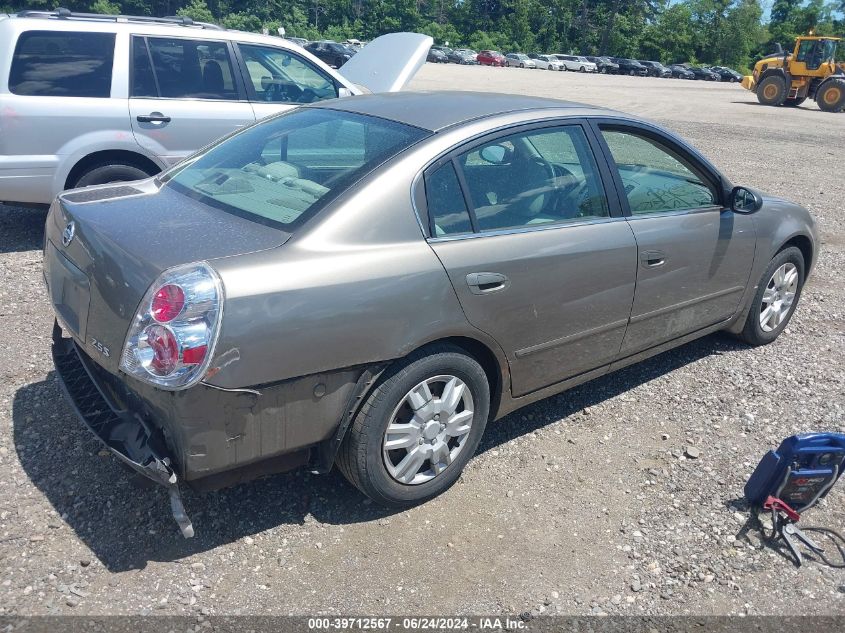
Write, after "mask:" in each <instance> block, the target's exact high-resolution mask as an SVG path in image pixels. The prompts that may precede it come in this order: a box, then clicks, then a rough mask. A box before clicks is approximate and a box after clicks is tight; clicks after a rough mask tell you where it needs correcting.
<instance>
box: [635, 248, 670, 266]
mask: <svg viewBox="0 0 845 633" xmlns="http://www.w3.org/2000/svg"><path fill="white" fill-rule="evenodd" d="M640 261H641V262H642V264H643V266H645V267H646V268H657V267H658V266H662V265H663V264H665V263H666V253H664V252H663V251H643V252H642V253H641V254H640Z"/></svg>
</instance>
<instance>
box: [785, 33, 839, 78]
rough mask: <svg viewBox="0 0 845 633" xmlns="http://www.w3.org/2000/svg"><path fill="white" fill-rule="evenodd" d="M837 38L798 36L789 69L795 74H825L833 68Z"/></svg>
mask: <svg viewBox="0 0 845 633" xmlns="http://www.w3.org/2000/svg"><path fill="white" fill-rule="evenodd" d="M837 42H838V39H837V38H828V37H799V38H797V39H796V40H795V51H794V53H793V54H792V60H791V61H790V68H789V71H790V73H791V74H792V75H797V76H806V75H809V76H813V77H815V76H819V77H820V76H826V75H828V74H830V72H831V71H832V70H833V64H834V59H835V58H836V44H837Z"/></svg>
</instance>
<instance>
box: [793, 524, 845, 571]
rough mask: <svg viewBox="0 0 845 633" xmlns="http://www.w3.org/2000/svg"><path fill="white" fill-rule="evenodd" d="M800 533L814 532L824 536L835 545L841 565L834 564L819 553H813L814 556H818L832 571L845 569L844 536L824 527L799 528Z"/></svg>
mask: <svg viewBox="0 0 845 633" xmlns="http://www.w3.org/2000/svg"><path fill="white" fill-rule="evenodd" d="M801 531H802V532H816V533H817V534H824V535H825V536H826V537H827V539H828V540H829V541H830V542H832V543H833V544H834V545H836V549H838V550H839V556H840V557H841V558H842V563H834V562H831V560H830V559H829V558H828V557H827V556H825V555H824V554H823V553H821V552H813V555H814V556H818V557H819V558H820V559H821V560H822V562H823V563H824V564H825V565H827V566H828V567H832V568H834V569H845V536H842V534H841V533H840V532H837V531H836V530H832V529H831V528H824V527H803V526H802V527H801Z"/></svg>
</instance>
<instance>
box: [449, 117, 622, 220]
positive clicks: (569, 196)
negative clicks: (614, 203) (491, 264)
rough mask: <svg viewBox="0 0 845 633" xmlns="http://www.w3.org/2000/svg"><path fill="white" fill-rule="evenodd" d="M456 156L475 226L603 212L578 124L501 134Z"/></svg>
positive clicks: (589, 154) (590, 155) (604, 203)
mask: <svg viewBox="0 0 845 633" xmlns="http://www.w3.org/2000/svg"><path fill="white" fill-rule="evenodd" d="M458 162H459V163H460V164H461V166H462V168H463V172H464V177H465V179H466V185H467V190H468V193H469V198H470V200H471V202H472V205H473V210H474V212H475V217H476V220H477V222H478V228H479V229H480V230H481V231H492V230H499V229H509V228H522V227H528V226H535V225H541V224H554V223H560V222H568V221H579V220H587V219H594V218H606V217H608V216H609V211H608V205H607V200H606V199H605V196H604V188H603V186H602V182H601V179H600V177H599V172H598V167H597V166H596V162H595V159H594V158H593V153H592V150H591V149H590V146H589V143H588V142H587V138H586V136H585V135H584V131H583V130H582V129H581V127H580V126H577V125H568V126H564V127H559V128H544V129H539V130H531V131H528V132H522V133H519V134H513V135H510V136H506V137H501V138H498V139H496V140H495V141H492V142H490V143H487V144H484V145H482V146H480V147H477V148H476V149H473V150H471V151H469V152H466V153H465V154H462V155H461V156H459V157H458Z"/></svg>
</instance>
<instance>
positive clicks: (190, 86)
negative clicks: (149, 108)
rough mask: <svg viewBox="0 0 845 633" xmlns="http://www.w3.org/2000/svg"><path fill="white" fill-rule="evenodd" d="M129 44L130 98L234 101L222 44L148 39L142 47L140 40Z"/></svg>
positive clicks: (234, 91)
mask: <svg viewBox="0 0 845 633" xmlns="http://www.w3.org/2000/svg"><path fill="white" fill-rule="evenodd" d="M132 41H133V49H132V60H133V69H132V71H133V78H132V96H133V97H154V96H158V97H164V98H168V99H217V100H230V101H231V100H236V99H237V98H238V91H237V88H236V86H235V79H234V77H235V75H234V72H233V71H232V61H231V59H230V56H229V47H228V46H227V45H226V43H225V42H210V41H207V40H183V39H177V38H164V37H148V38H146V46H145V44H144V38H140V37H135V38H133V40H132ZM145 48H146V50H145ZM144 53H147V55H144ZM145 57H146V60H145Z"/></svg>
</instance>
